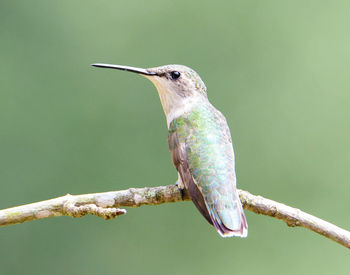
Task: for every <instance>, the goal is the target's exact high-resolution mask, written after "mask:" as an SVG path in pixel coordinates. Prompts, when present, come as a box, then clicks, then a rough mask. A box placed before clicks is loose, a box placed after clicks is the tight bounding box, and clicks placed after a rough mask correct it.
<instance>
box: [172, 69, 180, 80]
mask: <svg viewBox="0 0 350 275" xmlns="http://www.w3.org/2000/svg"><path fill="white" fill-rule="evenodd" d="M180 75H181V74H180V73H179V72H178V71H172V72H171V73H170V76H171V78H172V79H174V80H176V79H178V78H179V77H180Z"/></svg>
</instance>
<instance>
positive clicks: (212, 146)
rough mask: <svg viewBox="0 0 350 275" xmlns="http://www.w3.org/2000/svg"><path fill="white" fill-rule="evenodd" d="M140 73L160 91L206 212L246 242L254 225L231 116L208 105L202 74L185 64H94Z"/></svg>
mask: <svg viewBox="0 0 350 275" xmlns="http://www.w3.org/2000/svg"><path fill="white" fill-rule="evenodd" d="M92 65H93V66H95V67H102V68H111V69H118V70H124V71H129V72H134V73H138V74H140V75H143V76H145V77H146V78H148V79H149V80H151V81H152V82H153V84H154V85H155V86H156V88H157V90H158V94H159V97H160V101H161V103H162V107H163V109H164V113H165V116H166V120H167V124H168V130H169V131H168V143H169V149H170V152H171V157H172V160H173V163H174V165H175V167H176V169H177V171H178V181H177V184H178V186H179V188H186V189H187V190H188V192H189V194H190V196H191V198H192V201H193V203H194V204H195V205H196V207H197V208H198V210H199V211H200V213H201V214H202V215H203V216H204V217H205V218H206V219H207V221H208V222H209V223H210V224H212V225H213V226H214V227H215V229H216V230H217V232H218V233H219V234H220V235H221V236H222V237H231V236H238V237H246V236H247V234H248V225H247V222H246V218H245V215H244V212H243V208H242V205H241V201H240V199H239V196H238V193H237V190H236V173H235V158H234V152H233V146H232V140H231V134H230V130H229V128H228V126H227V122H226V119H225V117H224V116H223V115H222V114H221V112H219V111H218V110H216V109H215V108H214V106H213V105H211V103H210V102H209V100H208V97H207V91H206V86H205V84H204V82H203V81H202V79H201V78H200V77H199V75H198V74H197V73H196V72H195V71H194V70H192V69H190V68H188V67H186V66H182V65H166V66H160V67H155V68H149V69H142V68H135V67H129V66H121V65H111V64H92Z"/></svg>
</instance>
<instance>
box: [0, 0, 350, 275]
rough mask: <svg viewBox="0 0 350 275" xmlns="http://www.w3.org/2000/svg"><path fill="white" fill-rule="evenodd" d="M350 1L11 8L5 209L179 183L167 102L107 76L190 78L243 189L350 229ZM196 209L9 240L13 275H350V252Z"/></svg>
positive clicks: (134, 81)
mask: <svg viewBox="0 0 350 275" xmlns="http://www.w3.org/2000/svg"><path fill="white" fill-rule="evenodd" d="M349 10H350V2H349V1H340V0H339V1H330V0H329V1H280V0H276V1H259V0H256V1H247V0H241V1H229V0H227V1H188V0H186V1H185V0H179V1H170V0H159V1H156V0H151V1H105V0H102V1H92V0H85V1H68V0H64V1H62V0H61V1H35V0H32V1H24V0H23V1H10V0H2V1H1V2H0V60H1V62H0V81H1V82H0V89H1V90H0V182H1V185H0V186H1V187H0V190H1V191H0V209H2V208H7V207H11V206H16V205H20V204H23V203H29V202H35V201H40V200H44V199H49V198H53V197H57V196H61V195H64V194H66V193H71V194H81V193H89V192H103V191H110V190H120V189H126V188H129V187H143V186H158V185H167V184H173V183H174V182H175V180H176V177H177V174H176V171H175V169H174V168H173V166H172V163H171V160H170V156H169V152H168V146H167V139H166V135H167V128H166V123H165V118H164V114H163V111H162V109H161V105H160V102H159V99H158V95H157V93H156V89H155V88H154V87H153V85H152V84H151V83H150V82H149V81H148V80H146V79H144V78H142V77H139V76H137V75H135V74H131V73H125V72H119V71H113V70H103V69H97V68H93V67H91V66H90V65H89V64H91V63H94V62H105V63H115V64H124V65H133V66H139V67H154V66H158V65H164V64H172V63H178V64H185V65H187V66H189V67H192V68H193V69H195V70H196V71H197V72H198V73H199V74H200V75H201V77H202V79H203V80H204V81H205V83H206V85H207V87H208V95H209V99H210V100H211V102H212V103H213V104H214V105H215V106H216V107H217V108H218V109H219V110H221V111H222V112H223V113H224V114H225V116H226V118H227V120H228V123H229V126H230V128H231V133H232V137H233V140H234V144H235V151H236V159H237V165H236V166H237V174H238V186H239V187H240V188H242V189H245V190H248V191H250V192H251V193H253V194H259V195H262V196H265V197H268V198H271V199H274V200H277V201H280V202H283V203H286V204H288V205H291V206H295V207H298V208H300V209H302V210H305V211H307V212H309V213H311V214H314V215H316V216H319V217H321V218H324V219H326V220H329V221H330V222H333V223H335V224H337V225H339V226H342V227H344V228H348V229H349V228H350V219H349V209H350V206H349V203H350V202H349V193H350V184H349V164H350V148H349V147H350V125H349V118H350V109H349V105H350V84H349V82H350V81H349V80H350V73H349V63H350V53H349V52H350V35H349V25H350V17H349ZM246 216H247V219H248V223H249V236H248V238H247V239H238V238H231V239H222V238H221V237H220V236H219V235H218V234H217V233H216V232H215V230H214V229H213V228H212V227H210V226H209V225H208V224H207V222H206V221H205V220H204V218H202V217H201V216H200V214H199V212H198V211H197V210H196V209H195V207H194V206H193V204H192V203H189V202H186V203H176V204H167V205H161V206H156V207H141V208H138V209H129V211H128V214H127V215H125V216H123V217H120V218H118V219H116V220H112V221H108V222H106V221H104V220H102V219H100V218H97V217H85V218H82V219H72V218H68V217H63V218H53V219H46V220H41V221H35V222H29V223H25V224H22V225H15V226H9V227H5V228H1V229H0V273H1V274H300V273H303V274H320V273H321V274H348V272H349V260H350V257H349V252H348V250H347V249H346V248H344V247H341V246H340V245H338V244H336V243H334V242H332V241H330V240H327V239H325V238H323V237H321V236H319V235H317V234H315V233H312V232H310V231H308V230H305V229H301V228H288V227H287V226H286V225H285V224H284V223H283V222H281V221H278V220H275V219H272V218H268V217H264V216H259V215H256V214H254V213H251V212H248V211H246Z"/></svg>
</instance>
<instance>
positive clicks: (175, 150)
mask: <svg viewBox="0 0 350 275" xmlns="http://www.w3.org/2000/svg"><path fill="white" fill-rule="evenodd" d="M168 144H169V149H170V153H171V158H172V161H173V163H174V166H175V168H176V169H177V171H178V172H179V174H180V177H181V179H182V182H183V183H184V185H185V187H186V189H187V190H188V192H189V194H190V196H191V199H192V201H193V203H194V204H195V205H196V207H197V208H198V210H199V212H200V213H201V214H202V215H203V216H204V217H205V218H206V220H207V221H208V222H209V223H210V224H213V222H212V220H211V218H210V215H209V213H208V210H207V207H206V204H205V201H204V198H203V194H202V193H201V191H200V190H199V189H198V186H197V184H196V183H195V180H194V178H193V176H192V173H191V171H190V169H189V163H188V158H187V153H186V144H185V143H184V142H180V141H179V137H178V133H177V131H176V130H175V129H170V130H169V135H168Z"/></svg>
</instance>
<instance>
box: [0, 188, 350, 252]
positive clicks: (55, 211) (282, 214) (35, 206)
mask: <svg viewBox="0 0 350 275" xmlns="http://www.w3.org/2000/svg"><path fill="white" fill-rule="evenodd" d="M238 192H239V196H240V198H241V201H242V204H243V207H244V208H245V209H247V210H250V211H253V212H255V213H257V214H263V215H266V216H270V217H274V218H277V219H280V220H283V221H284V222H286V223H287V225H288V226H291V227H294V226H301V227H305V228H307V229H309V230H311V231H314V232H316V233H318V234H320V235H323V236H325V237H326V238H329V239H331V240H333V241H335V242H337V243H339V244H341V245H343V246H345V247H347V248H350V232H349V231H346V230H344V229H342V228H340V227H338V226H336V225H334V224H331V223H329V222H326V221H324V220H321V219H319V218H317V217H315V216H312V215H310V214H307V213H305V212H302V211H301V210H299V209H296V208H292V207H290V206H287V205H285V204H282V203H279V202H275V201H273V200H269V199H265V198H263V197H261V196H255V195H252V194H250V193H249V192H247V191H243V190H238ZM183 200H185V201H188V200H190V197H189V195H188V194H187V193H186V192H185V193H184V194H181V192H180V190H179V189H178V188H177V186H175V185H169V186H159V187H145V188H130V189H128V190H122V191H114V192H105V193H95V194H84V195H75V196H73V195H69V194H67V195H65V196H63V197H58V198H55V199H51V200H47V201H41V202H36V203H31V204H26V205H22V206H17V207H13V208H8V209H4V210H0V226H6V225H12V224H16V223H22V222H25V221H33V220H39V219H44V218H49V217H57V216H72V217H82V216H84V215H86V214H91V215H96V216H99V217H102V218H104V219H110V218H115V217H116V216H119V215H122V214H125V213H126V210H124V209H119V208H117V207H125V206H126V207H139V206H141V205H157V204H162V203H168V202H178V201H183Z"/></svg>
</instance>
